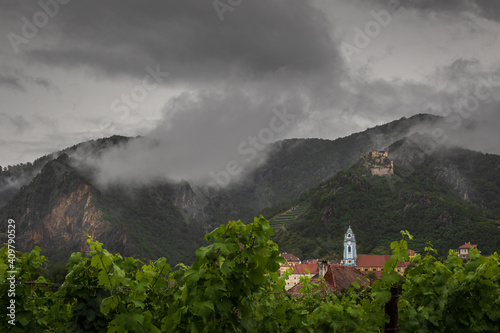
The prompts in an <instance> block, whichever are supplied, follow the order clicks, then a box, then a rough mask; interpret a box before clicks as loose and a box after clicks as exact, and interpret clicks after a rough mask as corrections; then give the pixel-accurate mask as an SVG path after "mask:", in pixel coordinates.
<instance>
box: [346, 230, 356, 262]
mask: <svg viewBox="0 0 500 333" xmlns="http://www.w3.org/2000/svg"><path fill="white" fill-rule="evenodd" d="M357 258H358V256H357V253H356V238H355V237H354V233H353V232H352V229H351V226H349V228H348V229H347V232H346V233H345V236H344V260H343V263H344V266H356V259H357Z"/></svg>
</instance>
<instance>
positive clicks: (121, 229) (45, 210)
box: [0, 115, 499, 264]
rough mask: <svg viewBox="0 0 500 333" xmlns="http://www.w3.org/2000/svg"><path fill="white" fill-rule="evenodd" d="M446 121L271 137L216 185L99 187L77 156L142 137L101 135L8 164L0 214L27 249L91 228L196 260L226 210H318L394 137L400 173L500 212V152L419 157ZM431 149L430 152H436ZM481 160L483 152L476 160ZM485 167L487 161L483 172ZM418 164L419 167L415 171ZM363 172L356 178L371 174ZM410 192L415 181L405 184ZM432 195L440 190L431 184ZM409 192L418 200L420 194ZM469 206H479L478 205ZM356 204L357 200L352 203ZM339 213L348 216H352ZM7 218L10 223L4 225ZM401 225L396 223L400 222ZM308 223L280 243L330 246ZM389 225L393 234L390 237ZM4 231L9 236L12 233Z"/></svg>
mask: <svg viewBox="0 0 500 333" xmlns="http://www.w3.org/2000/svg"><path fill="white" fill-rule="evenodd" d="M446 125H447V124H446V122H445V120H444V119H443V118H442V117H437V116H432V115H416V116H414V117H411V118H402V119H399V120H396V121H393V122H391V123H388V124H385V125H381V126H377V127H374V128H371V129H368V130H366V131H364V132H361V133H355V134H352V135H350V136H347V137H344V138H339V139H337V140H322V139H289V140H283V141H279V142H275V143H273V144H271V145H269V146H268V147H267V150H266V151H267V159H266V161H265V163H263V164H261V165H260V166H258V167H256V168H255V169H253V170H252V171H251V172H249V173H248V174H247V175H246V177H245V179H243V180H241V181H235V182H234V183H231V184H230V185H229V186H228V187H227V188H223V189H220V190H219V191H217V192H215V193H210V194H209V193H206V192H205V191H204V190H203V187H199V186H197V185H195V184H193V183H191V182H190V181H189V180H183V181H167V180H163V181H157V182H154V183H150V184H142V185H137V184H135V185H133V184H126V183H120V184H115V185H110V186H107V187H105V188H101V187H99V186H97V184H95V183H94V177H93V170H92V168H91V167H90V168H89V167H88V165H87V166H85V167H82V165H81V164H79V161H82V160H85V159H87V158H90V159H92V158H98V157H99V156H101V155H103V154H106V153H107V151H108V150H110V149H112V148H113V147H120V146H124V145H127V143H128V142H130V141H131V140H141V139H142V138H127V137H120V136H113V137H110V138H105V139H99V140H93V141H89V142H84V143H81V144H78V145H75V146H73V147H70V148H67V149H65V150H63V151H60V152H57V153H54V154H51V155H47V156H44V157H42V158H40V159H38V160H37V161H35V162H33V163H28V164H22V165H17V166H10V167H7V168H4V169H3V170H2V172H1V173H0V207H1V208H0V217H1V218H2V220H5V221H6V219H8V218H13V219H15V220H17V221H18V224H17V226H18V228H19V230H20V232H21V234H22V240H23V241H22V242H20V244H19V246H20V247H19V249H20V250H25V251H28V250H29V249H30V248H32V247H33V246H34V245H39V246H41V248H42V253H44V254H47V251H48V252H50V253H49V254H52V253H59V257H58V256H54V255H50V257H51V258H56V259H59V258H60V259H61V260H65V259H66V258H67V256H69V254H70V253H71V252H73V251H75V250H78V249H80V248H81V246H82V244H83V243H82V242H84V240H85V238H86V234H87V233H88V234H90V235H92V236H94V238H96V239H98V240H100V241H101V242H103V243H105V246H106V247H107V248H108V249H110V250H111V251H113V252H121V253H123V254H125V255H133V256H137V257H139V258H141V259H149V258H157V257H160V256H165V257H167V258H169V262H171V263H173V264H175V263H176V262H180V261H183V262H191V261H192V260H193V252H194V249H196V248H198V247H199V246H200V245H201V244H203V242H204V241H203V237H202V236H203V234H204V233H206V232H209V231H210V230H212V229H214V228H215V227H217V226H219V225H220V224H223V223H226V222H227V221H228V220H238V219H242V220H243V221H246V222H249V221H251V220H252V218H253V216H256V215H257V214H258V213H259V212H260V211H262V210H263V209H264V208H265V207H273V208H272V209H267V210H264V215H265V217H267V218H270V217H272V215H271V216H270V215H269V214H270V213H273V214H277V213H279V212H280V209H282V208H283V209H284V208H287V207H286V206H287V202H289V201H294V202H297V200H299V201H300V200H303V201H308V202H309V201H310V203H311V205H310V207H309V206H308V207H309V210H308V211H307V214H308V215H307V216H308V219H312V218H313V217H314V216H315V215H314V214H317V211H318V209H323V208H325V209H326V206H322V205H323V204H326V201H321V200H320V203H321V204H320V206H318V203H317V202H315V201H314V200H311V199H312V197H309V196H310V194H311V193H312V192H310V191H313V192H314V191H316V187H317V186H318V185H320V184H323V185H321V186H325V185H324V184H325V183H324V182H325V181H327V180H328V181H331V179H332V177H334V176H335V175H337V173H339V172H341V171H342V170H345V169H348V168H349V167H351V166H352V165H353V164H355V163H356V161H357V160H358V159H359V155H360V152H367V151H369V150H372V149H384V148H386V147H390V148H389V151H390V154H391V158H393V159H394V160H395V161H396V171H397V172H396V174H397V175H398V174H399V177H400V178H404V180H405V181H406V182H407V183H411V182H412V181H414V179H413V178H411V177H416V176H417V175H426V174H429V175H428V176H429V177H430V178H429V177H428V178H429V179H431V180H432V182H433V183H432V184H434V183H435V184H440V185H429V186H431V187H432V186H438V187H439V188H440V190H439V191H448V192H447V193H448V194H447V195H451V194H453V195H455V196H456V197H458V199H460V200H461V201H459V202H460V204H459V202H457V203H455V204H456V205H458V206H456V207H462V206H460V205H461V204H462V203H461V202H462V201H464V202H465V204H466V203H469V204H475V205H477V207H481V208H480V209H483V210H485V213H484V214H485V216H484V218H489V219H495V218H496V219H498V209H499V208H498V207H499V201H498V197H499V195H498V192H497V189H498V186H497V181H498V178H494V177H495V170H496V169H495V168H498V159H497V157H498V156H496V155H484V154H481V153H475V152H468V153H464V152H463V151H461V150H455V153H453V151H454V150H449V149H448V148H446V149H444V148H443V149H441V150H440V151H437V150H436V154H435V156H440V155H439V154H445V155H446V154H447V155H446V156H447V157H446V158H445V159H443V158H441V157H439V161H441V162H440V163H441V164H440V165H439V168H437V169H436V168H434V169H432V170H427V169H425V168H424V167H425V166H429V165H432V163H431V164H428V163H426V164H422V163H421V162H420V161H419V160H418V159H414V158H412V156H417V155H418V154H416V153H415V152H416V151H418V149H420V150H425V149H423V148H415V142H413V141H415V140H413V139H415V138H416V137H418V136H412V135H413V134H414V133H416V132H421V133H429V132H431V131H432V130H433V129H435V128H440V129H441V128H446ZM408 136H412V140H413V141H408V140H403V139H404V138H406V137H408ZM401 140H403V141H401ZM391 144H394V145H393V146H391ZM417 147H418V145H417ZM396 148H398V149H396ZM397 154H399V155H397ZM474 154H478V155H477V156H480V157H479V159H475V158H472V159H470V160H469V159H468V158H465V157H462V155H464V156H475V155H474ZM445 155H443V156H445ZM481 156H483V157H481ZM429 158H430V159H429V161H432V157H429ZM436 158H437V157H436ZM476 160H477V161H480V162H477V163H476V162H475V161H476ZM461 161H466V163H463V164H462V163H461ZM398 165H399V166H398ZM403 167H404V168H403ZM478 168H482V169H480V170H483V171H481V172H477V171H476V170H479V169H478ZM412 170H418V172H414V173H413V174H412V172H411V171H412ZM436 170H438V171H440V172H436ZM409 171H410V172H409ZM496 173H497V174H498V172H496ZM407 175H409V177H406V176H407ZM483 176H484V177H483ZM422 177H423V176H422ZM358 178H359V177H358ZM358 178H355V179H354V178H353V179H352V181H355V182H358V181H359V179H363V180H364V181H366V179H372V178H371V177H368V178H366V177H363V178H359V179H358ZM335 179H336V178H335ZM395 179H396V178H395ZM491 179H493V181H492V180H491ZM370 181H371V180H370ZM429 181H430V180H429ZM322 182H323V183H322ZM492 182H493V183H492ZM368 183H369V182H368ZM383 183H384V184H385V185H384V186H385V187H384V191H385V190H386V188H387V187H388V186H387V185H388V184H389V182H387V181H386V180H384V181H383ZM401 183H405V182H401ZM425 183H427V180H426V181H425ZM429 184H430V183H429ZM391 186H392V187H396V188H397V186H399V185H398V183H397V182H396V183H395V184H393V185H391ZM375 187H376V186H375ZM389 188H390V187H389ZM311 189H313V190H311ZM405 193H406V194H408V191H406V192H404V191H403V194H405ZM388 195H389V196H388V197H387V198H390V200H393V197H392V195H393V192H390V193H388ZM428 196H430V197H433V198H434V194H432V193H430V194H428ZM320 197H321V195H320ZM379 197H381V196H377V198H376V199H380V198H379ZM381 198H382V197H381ZM387 198H386V199H387ZM403 198H407V199H408V200H410V199H412V198H414V196H412V195H410V196H408V197H403ZM464 199H465V200H464ZM387 200H389V199H387ZM2 205H3V207H2ZM332 205H335V203H332ZM304 207H305V206H304ZM304 207H303V208H304ZM346 207H348V206H346ZM454 207H455V206H454ZM288 208H289V207H288ZM332 209H333V208H332ZM346 209H347V208H346ZM349 209H350V208H349ZM385 209H390V207H385ZM457 209H458V208H457ZM460 209H462V208H460ZM467 209H469V208H467ZM467 209H466V210H467ZM470 209H472V208H470ZM470 209H469V210H470ZM478 209H479V208H478ZM407 210H408V208H407ZM283 211H284V210H283ZM334 211H335V210H334ZM315 212H316V213H315ZM470 212H471V213H470V214H472V210H471V211H470ZM268 213H269V214H268ZM355 213H356V210H354V211H353V212H351V214H355ZM388 213H389V212H388ZM474 214H475V213H474ZM474 214H473V215H474ZM473 215H470V217H471V218H472V217H473ZM332 216H333V217H335V219H333V220H332V221H339V220H338V217H337V216H335V215H332ZM467 216H469V215H467ZM474 216H475V215H474ZM314 218H315V217H314ZM325 218H329V216H328V215H326V217H325ZM61 221H64V222H61ZM315 221H316V220H315ZM325 221H326V220H325ZM341 221H342V223H344V224H345V223H347V222H346V220H345V219H342V220H341ZM453 221H454V220H453ZM481 221H482V222H485V221H483V220H481ZM315 223H316V222H315ZM380 223H382V224H383V223H385V222H383V221H381V222H380ZM485 223H486V222H485ZM353 224H354V223H353ZM488 225H489V224H488ZM4 227H5V226H4V225H3V224H2V225H1V230H0V231H1V232H3V231H4ZM342 227H343V225H342ZM287 228H288V226H287ZM301 228H302V227H301ZM401 228H402V226H397V225H394V230H396V229H397V230H396V231H399V230H400V229H401ZM299 229H300V228H299ZM302 229H303V230H302ZM302 229H301V230H300V231H297V232H295V233H293V234H291V235H290V237H289V238H288V240H287V242H283V239H284V238H282V240H281V241H280V242H281V244H280V245H283V246H284V247H283V248H284V249H287V248H290V247H289V246H288V245H290V244H292V243H296V245H297V244H304V242H303V241H302V240H303V239H305V240H306V243H307V244H308V245H307V247H308V248H307V249H306V248H304V245H300V246H301V251H302V253H303V254H310V255H312V254H313V253H316V254H318V255H319V254H323V253H322V252H321V248H325V246H324V245H322V243H321V242H319V243H318V242H317V241H316V240H315V239H314V237H315V235H314V234H311V235H308V234H307V230H308V228H307V226H304V228H302ZM331 232H332V233H331V234H328V237H330V238H331V239H332V240H333V238H332V237H335V236H334V234H335V233H334V232H338V230H335V231H334V230H333V229H332V230H331ZM341 232H343V231H341ZM360 232H361V230H360ZM361 234H362V232H361ZM325 235H326V234H325ZM390 235H392V234H390V233H389V234H388V235H387V236H386V238H390V237H392V236H390ZM299 236H300V237H302V238H300V237H299ZM1 237H2V239H0V241H2V242H3V237H4V236H1ZM281 237H283V236H281ZM297 237H299V238H297ZM431 239H434V238H431ZM295 240H297V242H296V241H295ZM470 240H471V241H474V240H473V239H470ZM325 241H327V240H325ZM382 241H384V240H383V239H382V238H377V241H376V243H373V244H372V247H371V251H374V252H377V251H379V252H381V251H382V248H380V249H378V250H377V249H376V248H377V244H378V243H377V242H382ZM322 242H323V240H322ZM287 244H288V245H287ZM368 244H369V243H366V244H365V246H368ZM380 244H382V243H380ZM446 244H448V243H446ZM446 244H444V245H446ZM438 245H439V244H438ZM457 245H458V244H457ZM287 246H288V247H287ZM297 246H298V245H297ZM297 246H295V248H296V247H297ZM367 249H369V247H367ZM318 251H319V252H318ZM327 252H328V251H327ZM384 252H386V251H385V248H384ZM325 253H326V252H325ZM299 254H300V253H299ZM64 257H66V258H64Z"/></svg>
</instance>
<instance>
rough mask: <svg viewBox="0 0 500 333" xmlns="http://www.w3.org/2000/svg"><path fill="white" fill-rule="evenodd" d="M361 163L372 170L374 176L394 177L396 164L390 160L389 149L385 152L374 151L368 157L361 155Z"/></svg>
mask: <svg viewBox="0 0 500 333" xmlns="http://www.w3.org/2000/svg"><path fill="white" fill-rule="evenodd" d="M360 163H361V164H362V165H363V166H364V167H365V168H367V169H368V170H370V172H371V173H372V175H377V176H385V175H388V176H392V175H393V174H394V162H393V161H391V160H390V159H389V155H388V151H387V149H386V150H384V151H377V150H372V151H370V152H369V153H367V154H366V155H365V154H363V153H361V156H360Z"/></svg>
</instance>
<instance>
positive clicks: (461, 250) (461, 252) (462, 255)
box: [453, 242, 477, 260]
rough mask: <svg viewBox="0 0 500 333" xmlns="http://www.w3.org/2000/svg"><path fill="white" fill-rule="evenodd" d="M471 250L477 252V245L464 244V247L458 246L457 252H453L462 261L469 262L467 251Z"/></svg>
mask: <svg viewBox="0 0 500 333" xmlns="http://www.w3.org/2000/svg"><path fill="white" fill-rule="evenodd" d="M471 248H474V249H476V250H477V245H476V244H471V243H470V242H468V243H465V244H464V245H462V246H460V247H459V248H458V250H453V251H455V252H456V253H457V254H458V256H459V257H460V258H462V259H463V260H469V251H470V249H471Z"/></svg>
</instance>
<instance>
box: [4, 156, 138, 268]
mask: <svg viewBox="0 0 500 333" xmlns="http://www.w3.org/2000/svg"><path fill="white" fill-rule="evenodd" d="M67 162H68V160H67V155H61V156H60V157H59V158H58V159H57V160H54V161H52V162H49V163H47V164H46V165H45V167H44V168H43V169H42V171H41V173H40V174H39V175H38V176H37V177H35V179H33V181H32V182H31V183H30V184H29V185H28V186H24V187H23V188H22V189H21V191H20V192H19V193H18V194H17V195H16V196H15V197H14V199H13V200H12V201H11V202H10V203H9V204H7V205H6V206H5V207H4V208H3V209H2V211H1V212H0V218H1V220H2V221H7V220H8V219H14V220H15V221H16V249H17V250H19V251H30V250H31V249H32V248H33V247H34V246H35V245H36V246H39V247H40V248H41V249H42V252H43V253H44V254H45V255H48V256H49V257H50V258H53V259H55V260H57V259H59V258H60V259H63V258H65V257H67V256H68V255H69V254H71V253H72V252H76V251H81V252H83V251H85V250H87V249H88V245H87V242H86V240H87V236H88V235H89V236H91V237H93V238H94V239H98V240H99V241H101V242H104V244H105V246H106V247H108V248H109V249H110V250H111V249H112V250H115V251H117V252H121V253H128V254H133V253H134V250H133V247H132V246H131V245H130V244H128V241H127V235H126V233H125V231H124V229H123V228H119V227H113V226H112V225H111V223H110V222H109V221H107V220H106V219H105V218H104V217H103V213H102V212H101V211H100V210H99V208H98V206H99V192H98V191H96V190H95V189H94V188H93V187H92V185H90V184H89V183H87V182H86V180H85V179H84V178H82V177H81V176H79V175H78V173H76V172H75V170H74V169H72V168H71V167H70V166H69V165H68V164H67ZM1 228H2V232H4V231H5V223H2V227H1Z"/></svg>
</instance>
